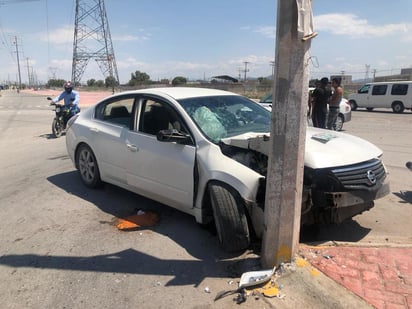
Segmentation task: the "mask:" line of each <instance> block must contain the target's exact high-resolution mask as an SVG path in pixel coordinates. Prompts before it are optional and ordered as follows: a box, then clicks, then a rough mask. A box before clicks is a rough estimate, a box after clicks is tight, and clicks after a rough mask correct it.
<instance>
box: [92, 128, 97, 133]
mask: <svg viewBox="0 0 412 309" xmlns="http://www.w3.org/2000/svg"><path fill="white" fill-rule="evenodd" d="M90 131H92V132H95V133H97V132H99V129H97V128H90Z"/></svg>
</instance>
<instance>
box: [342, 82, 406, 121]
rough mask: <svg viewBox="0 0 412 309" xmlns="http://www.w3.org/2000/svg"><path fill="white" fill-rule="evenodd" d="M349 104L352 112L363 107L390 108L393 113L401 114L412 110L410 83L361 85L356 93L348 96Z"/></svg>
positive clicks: (369, 108) (367, 108)
mask: <svg viewBox="0 0 412 309" xmlns="http://www.w3.org/2000/svg"><path fill="white" fill-rule="evenodd" d="M349 103H350V105H351V107H352V109H353V110H356V109H357V108H359V107H365V108H366V110H368V111H372V110H373V109H374V108H392V111H393V112H394V113H398V114H399V113H403V111H404V110H405V109H412V81H395V82H377V83H368V84H365V85H363V86H362V87H361V88H360V89H359V90H358V91H357V93H352V94H350V95H349Z"/></svg>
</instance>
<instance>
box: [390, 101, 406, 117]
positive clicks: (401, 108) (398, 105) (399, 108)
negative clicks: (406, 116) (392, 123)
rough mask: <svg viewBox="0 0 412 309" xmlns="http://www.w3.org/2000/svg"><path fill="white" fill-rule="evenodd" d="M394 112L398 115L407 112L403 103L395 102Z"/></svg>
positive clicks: (393, 105)
mask: <svg viewBox="0 0 412 309" xmlns="http://www.w3.org/2000/svg"><path fill="white" fill-rule="evenodd" d="M392 110H393V112H394V113H396V114H401V113H403V111H404V110H405V106H403V104H402V102H394V103H392Z"/></svg>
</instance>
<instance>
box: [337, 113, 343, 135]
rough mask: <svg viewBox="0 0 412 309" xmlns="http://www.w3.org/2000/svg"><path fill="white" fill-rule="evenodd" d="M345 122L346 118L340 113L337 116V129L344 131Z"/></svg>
mask: <svg viewBox="0 0 412 309" xmlns="http://www.w3.org/2000/svg"><path fill="white" fill-rule="evenodd" d="M344 122H345V118H344V117H343V115H341V114H339V115H338V117H337V118H336V122H335V130H336V131H342V128H343V123H344Z"/></svg>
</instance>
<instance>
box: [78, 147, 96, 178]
mask: <svg viewBox="0 0 412 309" xmlns="http://www.w3.org/2000/svg"><path fill="white" fill-rule="evenodd" d="M79 171H80V175H81V176H82V178H83V180H84V181H86V182H88V183H91V182H92V181H93V179H94V177H95V176H96V162H95V160H94V157H93V155H92V153H91V152H90V151H88V150H87V149H83V150H82V151H81V152H80V154H79Z"/></svg>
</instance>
